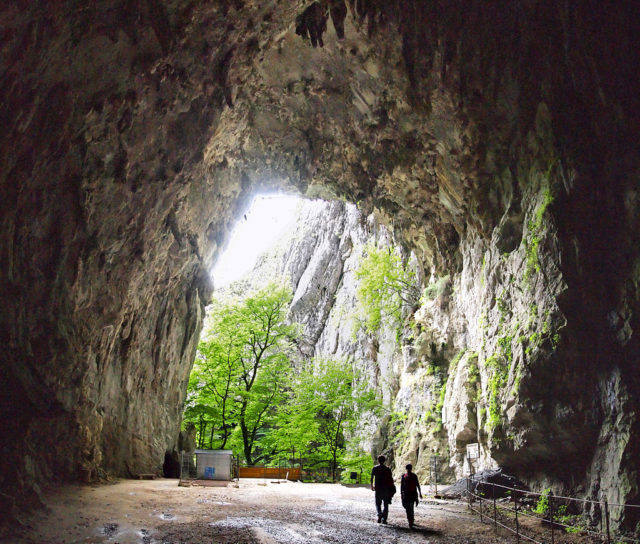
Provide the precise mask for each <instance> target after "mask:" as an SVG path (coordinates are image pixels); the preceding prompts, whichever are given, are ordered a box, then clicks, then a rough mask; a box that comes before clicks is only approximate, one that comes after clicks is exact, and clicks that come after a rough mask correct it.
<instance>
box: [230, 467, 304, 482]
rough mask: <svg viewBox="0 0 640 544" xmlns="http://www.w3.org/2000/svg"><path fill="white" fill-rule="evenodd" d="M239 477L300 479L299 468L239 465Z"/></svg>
mask: <svg viewBox="0 0 640 544" xmlns="http://www.w3.org/2000/svg"><path fill="white" fill-rule="evenodd" d="M238 477H239V478H277V479H278V480H284V479H285V478H287V479H288V480H299V479H300V469H299V468H278V467H238Z"/></svg>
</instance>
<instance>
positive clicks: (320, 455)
mask: <svg viewBox="0 0 640 544" xmlns="http://www.w3.org/2000/svg"><path fill="white" fill-rule="evenodd" d="M256 258H257V261H256ZM254 262H255V265H254ZM212 275H213V281H214V286H215V290H214V293H213V297H212V301H211V304H210V305H209V307H208V311H207V316H206V318H205V322H204V328H203V333H202V335H201V338H200V343H199V346H198V350H197V354H196V358H195V361H194V365H193V370H192V373H191V376H190V380H189V384H188V388H187V397H186V402H185V410H184V413H183V428H182V435H181V436H182V439H181V445H182V447H181V448H180V449H181V450H184V451H193V450H195V449H204V450H232V451H233V452H234V456H235V457H236V458H237V459H239V462H240V463H241V465H244V466H261V467H265V466H267V467H273V468H285V469H292V470H294V471H299V473H300V474H301V477H302V479H303V480H310V481H337V480H342V481H344V482H345V483H353V481H352V480H351V476H350V475H351V474H357V479H359V480H361V481H362V482H363V483H366V481H365V480H366V479H367V478H368V475H369V474H370V473H371V468H372V465H373V458H372V455H371V451H372V449H376V450H378V449H380V447H381V446H380V445H373V444H371V443H370V438H368V436H369V434H370V433H368V434H367V436H366V437H365V436H363V434H362V432H360V431H359V430H361V429H364V428H365V427H366V425H370V422H371V421H378V420H379V419H380V417H382V414H383V412H384V411H385V410H386V411H388V410H389V403H390V400H391V389H390V387H388V386H387V385H385V384H386V383H387V382H386V381H385V380H386V379H387V377H388V376H389V375H391V374H392V373H393V372H397V370H398V369H395V368H393V365H394V364H395V363H394V361H398V360H400V354H401V350H402V346H401V345H400V344H399V342H398V341H397V338H398V336H399V335H402V334H403V331H404V328H405V320H406V318H407V317H409V316H410V315H412V314H413V313H414V312H415V306H416V304H417V301H418V298H419V295H420V289H419V287H420V285H421V282H422V275H421V274H420V273H419V271H418V265H417V262H416V259H415V258H414V257H413V256H412V254H411V253H410V252H408V251H406V250H403V249H402V248H400V247H398V246H397V245H396V244H395V243H394V239H393V236H392V234H391V233H390V232H389V231H388V230H387V229H386V228H385V227H384V226H382V224H379V223H378V221H377V219H376V217H375V216H374V215H369V216H363V215H362V214H361V213H360V212H359V211H358V210H357V208H356V206H355V205H353V204H349V203H347V202H344V201H337V200H333V201H327V200H311V199H309V198H298V197H294V196H287V195H278V196H274V195H268V196H266V197H264V196H257V197H256V198H255V199H254V201H253V204H252V205H251V206H250V207H249V208H248V209H247V212H246V213H245V214H243V215H242V217H241V219H240V221H239V223H238V224H237V226H236V228H235V230H234V232H233V235H232V236H231V239H230V241H229V243H228V250H227V251H226V252H225V254H224V255H223V256H222V257H220V259H219V262H218V263H217V264H216V267H215V268H214V270H213V273H212ZM378 353H381V355H380V356H378ZM337 407H340V408H337ZM385 413H386V412H385Z"/></svg>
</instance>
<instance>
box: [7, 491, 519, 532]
mask: <svg viewBox="0 0 640 544" xmlns="http://www.w3.org/2000/svg"><path fill="white" fill-rule="evenodd" d="M47 504H48V507H49V509H48V511H46V512H38V513H37V514H35V515H33V516H32V517H31V518H30V519H29V520H27V527H26V530H25V531H23V532H22V533H21V534H17V533H15V532H14V533H13V534H6V535H5V537H4V539H3V538H0V542H11V543H15V544H34V543H38V544H54V543H55V544H80V543H82V544H87V543H96V544H98V543H100V544H103V543H110V544H178V543H180V544H196V543H197V544H201V543H209V542H215V543H220V544H285V543H286V544H307V543H308V544H312V543H313V544H315V543H352V544H370V543H381V544H385V543H394V544H395V543H397V544H405V543H406V544H413V543H428V542H433V543H460V544H462V543H465V544H485V543H501V542H505V543H506V542H513V541H514V539H511V538H509V537H508V536H507V535H505V536H496V535H495V534H494V532H493V527H492V526H489V525H485V524H482V523H480V522H479V520H478V518H477V517H474V516H472V515H470V514H469V513H468V511H467V509H466V505H465V504H463V503H460V502H451V501H447V502H444V501H437V500H435V499H431V500H429V499H426V500H425V501H423V502H422V503H421V504H420V505H419V506H418V507H417V508H416V525H417V526H416V528H415V529H413V530H412V529H409V528H408V525H407V520H406V517H405V513H404V509H403V508H402V506H401V505H400V500H399V498H397V499H396V500H394V502H393V504H392V505H391V507H390V513H389V524H388V525H381V524H378V523H377V522H376V515H375V505H374V501H373V493H372V492H371V491H370V490H369V489H368V488H364V487H345V486H341V485H335V484H302V483H294V482H283V483H272V482H268V481H263V480H241V481H240V482H239V483H238V484H235V483H233V484H230V485H229V486H227V487H201V486H192V487H179V486H178V481H177V480H165V479H162V480H153V481H136V480H122V481H119V482H117V483H114V484H107V485H100V486H84V487H81V486H67V487H64V488H61V489H58V490H56V491H55V492H53V493H50V494H48V495H47Z"/></svg>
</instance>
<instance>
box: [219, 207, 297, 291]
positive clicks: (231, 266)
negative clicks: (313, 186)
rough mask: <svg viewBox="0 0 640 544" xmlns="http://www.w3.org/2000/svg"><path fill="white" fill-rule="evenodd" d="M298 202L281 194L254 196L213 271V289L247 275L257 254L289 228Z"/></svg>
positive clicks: (291, 225) (268, 246)
mask: <svg viewBox="0 0 640 544" xmlns="http://www.w3.org/2000/svg"><path fill="white" fill-rule="evenodd" d="M302 200H303V199H302V198H300V197H298V196H294V195H285V194H268V195H264V194H263V195H256V196H255V197H254V199H253V201H252V203H251V205H250V206H249V209H248V211H247V212H246V213H245V214H244V216H243V217H242V218H241V219H240V221H239V222H238V223H237V225H236V227H235V228H234V230H233V232H232V234H231V239H230V240H229V243H228V245H227V248H226V249H225V251H224V252H223V253H222V255H221V256H220V258H219V259H218V261H217V262H216V264H215V266H214V268H213V271H212V276H213V282H214V286H215V287H216V288H221V287H226V286H227V285H229V284H230V283H231V282H233V281H235V280H238V279H240V278H241V277H242V276H243V275H245V274H246V273H247V272H249V271H250V270H251V269H252V268H253V266H254V265H255V263H256V260H257V259H258V257H259V256H260V254H262V253H263V252H264V251H266V250H267V249H269V248H270V247H271V246H272V245H273V244H275V242H276V241H277V240H278V239H279V238H280V237H281V236H283V235H284V233H285V232H287V230H288V229H291V228H292V227H293V224H294V220H295V217H296V212H297V210H299V207H300V203H301V202H302Z"/></svg>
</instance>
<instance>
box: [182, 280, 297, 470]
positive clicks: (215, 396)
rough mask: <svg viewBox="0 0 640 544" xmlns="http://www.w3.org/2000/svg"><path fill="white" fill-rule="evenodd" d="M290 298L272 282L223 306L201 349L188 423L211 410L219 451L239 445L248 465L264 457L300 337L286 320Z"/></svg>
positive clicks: (216, 312) (191, 389)
mask: <svg viewBox="0 0 640 544" xmlns="http://www.w3.org/2000/svg"><path fill="white" fill-rule="evenodd" d="M290 300H291V292H290V290H288V289H287V288H285V287H282V286H278V285H274V284H271V285H268V286H266V287H265V288H263V289H261V290H259V291H257V292H255V293H252V294H249V295H248V296H246V297H245V298H244V299H238V298H237V297H236V298H229V299H226V300H223V301H221V302H218V303H216V304H214V306H213V310H212V312H211V314H210V318H209V326H208V329H207V333H206V334H205V335H204V339H203V340H202V341H201V342H200V344H199V346H198V357H197V359H196V361H195V363H194V370H193V373H192V378H191V380H190V385H189V392H188V393H189V394H188V404H187V411H186V412H185V420H189V419H190V418H191V417H193V416H194V415H198V414H202V413H203V410H202V409H201V408H197V407H202V406H208V407H209V408H210V409H211V411H210V412H209V415H211V414H213V415H214V416H215V426H216V428H217V429H218V434H217V435H216V436H218V437H219V440H220V442H219V447H224V446H225V445H226V444H227V443H228V442H229V443H231V444H232V445H234V446H237V448H238V449H241V450H242V453H243V454H244V457H245V461H246V462H247V464H254V463H255V462H256V461H257V460H258V459H259V458H260V456H258V457H257V458H256V455H255V447H256V444H257V442H258V441H259V440H260V439H261V438H262V437H263V436H264V434H265V433H266V432H267V430H268V429H269V427H270V426H271V424H272V420H273V417H274V414H275V411H276V408H277V406H278V405H279V404H280V402H281V401H282V399H283V396H284V393H285V387H286V384H287V380H288V372H289V369H290V366H291V364H290V356H291V354H292V352H293V349H292V340H293V339H294V338H295V337H296V335H297V327H296V326H294V325H290V324H288V323H287V322H286V315H287V310H288V307H289V302H290ZM195 423H196V425H197V424H198V422H197V421H196V422H195ZM212 425H214V422H212ZM211 435H212V437H213V429H212V431H211ZM211 442H213V440H211Z"/></svg>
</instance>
